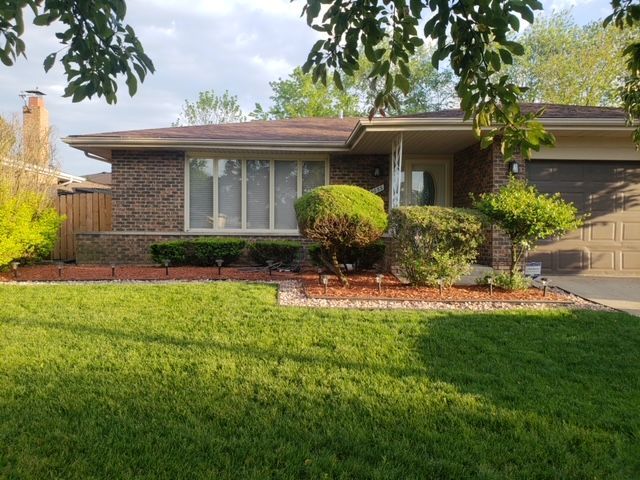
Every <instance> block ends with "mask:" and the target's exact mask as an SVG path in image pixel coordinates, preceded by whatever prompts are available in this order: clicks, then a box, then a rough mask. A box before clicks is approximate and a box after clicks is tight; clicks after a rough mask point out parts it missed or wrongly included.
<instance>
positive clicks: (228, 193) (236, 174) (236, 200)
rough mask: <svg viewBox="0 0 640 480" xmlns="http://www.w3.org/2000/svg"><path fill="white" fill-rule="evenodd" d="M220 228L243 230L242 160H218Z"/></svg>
mask: <svg viewBox="0 0 640 480" xmlns="http://www.w3.org/2000/svg"><path fill="white" fill-rule="evenodd" d="M218 228H242V162H241V161H240V160H218Z"/></svg>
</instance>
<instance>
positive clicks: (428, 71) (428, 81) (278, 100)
mask: <svg viewBox="0 0 640 480" xmlns="http://www.w3.org/2000/svg"><path fill="white" fill-rule="evenodd" d="M429 58H430V51H429V49H428V48H426V47H421V48H419V49H418V50H417V51H416V54H415V55H414V56H413V57H412V58H411V59H410V61H409V66H410V68H411V70H412V72H413V74H412V76H411V78H410V79H409V84H410V88H409V91H408V93H407V94H406V95H405V94H404V93H403V92H402V91H400V90H399V89H397V88H396V89H394V91H393V96H394V99H393V102H392V104H391V106H390V108H389V113H393V114H406V113H417V112H424V111H433V110H441V109H443V108H449V107H452V106H454V105H455V104H456V103H457V102H456V100H457V98H456V96H455V92H454V84H453V74H452V73H451V71H450V70H446V69H443V70H442V71H438V70H436V69H435V68H434V67H433V66H432V65H431V63H430V61H429ZM370 67H371V64H370V62H369V61H368V60H367V59H366V58H365V57H364V56H362V57H361V58H360V65H359V68H358V70H356V71H355V72H354V75H352V76H348V77H345V78H344V81H343V84H342V85H341V87H342V88H339V87H338V86H336V85H335V84H334V83H331V82H329V83H327V84H322V83H320V82H314V80H313V76H312V75H311V74H310V73H304V72H303V71H302V68H300V67H296V68H295V69H294V71H293V72H292V73H291V74H289V76H288V77H287V78H285V79H279V80H277V81H275V82H270V83H269V85H270V86H271V89H272V92H273V94H272V95H271V97H270V98H271V101H272V105H271V107H270V108H269V109H268V110H265V109H264V108H263V107H262V105H260V104H256V109H255V110H254V111H253V112H252V113H251V116H252V117H254V118H261V119H267V118H291V117H335V116H338V115H341V114H342V115H345V116H364V115H368V114H369V113H370V110H371V105H372V104H373V102H374V100H375V94H376V90H375V84H372V81H371V80H370V79H369V78H368V77H367V73H368V71H369V68H370Z"/></svg>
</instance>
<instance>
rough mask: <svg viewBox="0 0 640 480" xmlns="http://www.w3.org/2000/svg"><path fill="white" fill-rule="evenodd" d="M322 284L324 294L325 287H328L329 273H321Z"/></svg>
mask: <svg viewBox="0 0 640 480" xmlns="http://www.w3.org/2000/svg"><path fill="white" fill-rule="evenodd" d="M322 285H324V293H325V295H326V293H327V288H328V287H329V275H322Z"/></svg>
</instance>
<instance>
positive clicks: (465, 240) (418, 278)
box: [390, 207, 484, 286]
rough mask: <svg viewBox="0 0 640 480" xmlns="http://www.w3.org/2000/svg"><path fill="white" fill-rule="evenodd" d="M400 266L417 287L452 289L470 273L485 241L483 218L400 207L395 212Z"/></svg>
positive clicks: (437, 209)
mask: <svg viewBox="0 0 640 480" xmlns="http://www.w3.org/2000/svg"><path fill="white" fill-rule="evenodd" d="M390 223H391V230H392V232H393V236H394V240H395V247H396V255H397V261H398V264H399V266H400V267H401V268H402V270H403V271H404V273H405V275H406V276H407V278H408V279H409V281H410V282H411V283H412V284H414V285H429V286H436V285H438V280H439V279H443V281H444V283H445V285H447V286H448V285H452V284H453V283H454V282H455V281H457V280H459V279H460V277H462V276H463V275H465V274H466V273H468V272H469V271H470V266H471V263H472V262H473V261H474V260H475V258H476V256H477V255H478V247H479V246H480V245H481V244H482V242H483V241H484V234H483V230H482V228H483V224H482V219H481V217H480V216H479V215H478V214H477V213H476V212H474V211H472V210H466V209H461V208H445V207H400V208H396V209H394V210H393V211H392V212H391V222H390Z"/></svg>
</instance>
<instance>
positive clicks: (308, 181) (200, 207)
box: [187, 158, 326, 232]
mask: <svg viewBox="0 0 640 480" xmlns="http://www.w3.org/2000/svg"><path fill="white" fill-rule="evenodd" d="M187 175H188V179H187V180H188V182H187V183H188V186H189V193H188V199H189V204H188V212H189V214H188V218H187V219H188V229H195V230H207V229H208V230H218V231H221V230H231V231H234V230H246V231H264V230H278V231H291V232H293V231H296V230H297V228H298V225H297V222H296V215H295V210H294V208H293V205H294V203H295V201H296V199H297V198H298V197H300V196H301V195H303V194H305V193H307V192H309V191H311V190H313V189H314V188H316V187H319V186H321V185H324V184H325V183H326V180H325V179H326V162H325V161H322V160H304V161H302V160H262V159H247V160H237V159H205V158H195V159H189V160H188V168H187Z"/></svg>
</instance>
